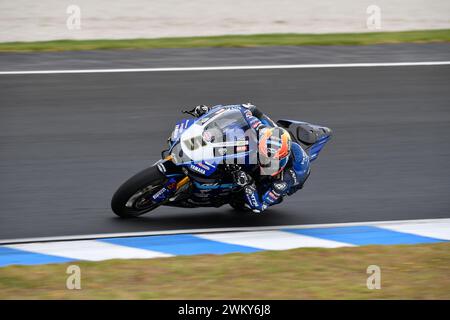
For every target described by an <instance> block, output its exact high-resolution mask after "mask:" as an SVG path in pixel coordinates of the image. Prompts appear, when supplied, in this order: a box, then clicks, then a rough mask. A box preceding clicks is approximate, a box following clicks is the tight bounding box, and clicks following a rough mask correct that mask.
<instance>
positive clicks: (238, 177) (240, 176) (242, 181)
mask: <svg viewBox="0 0 450 320" xmlns="http://www.w3.org/2000/svg"><path fill="white" fill-rule="evenodd" d="M233 178H234V182H235V183H236V184H237V185H238V186H241V187H244V186H246V185H249V184H251V183H252V182H253V179H252V177H251V176H250V175H248V174H247V173H246V172H244V171H242V170H239V171H235V172H233Z"/></svg>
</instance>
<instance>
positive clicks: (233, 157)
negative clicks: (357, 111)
mask: <svg viewBox="0 0 450 320" xmlns="http://www.w3.org/2000/svg"><path fill="white" fill-rule="evenodd" d="M248 112H249V109H248V108H246V107H245V106H244V105H228V106H216V107H213V108H212V109H211V110H210V111H209V112H208V113H206V114H204V115H203V116H201V117H199V118H196V119H183V120H181V121H179V122H178V123H177V124H176V125H175V129H174V130H173V132H172V134H171V135H170V137H169V138H168V149H167V150H164V151H162V153H161V160H159V161H157V162H156V163H155V164H153V165H152V166H151V167H149V168H147V169H145V170H143V171H141V172H139V173H137V174H136V175H134V176H133V177H131V178H130V179H128V180H127V181H126V182H124V183H123V184H122V185H121V186H120V187H119V189H118V190H117V191H116V192H115V193H114V195H113V197H112V200H111V208H112V210H113V212H114V213H115V214H117V215H118V216H120V217H122V218H131V217H137V216H140V215H142V214H144V213H147V212H149V211H152V210H154V209H156V208H157V207H159V206H173V207H183V208H195V207H220V206H222V205H225V204H229V205H231V206H232V207H233V208H234V209H236V210H239V211H246V210H247V209H246V207H245V203H244V200H243V199H244V197H243V194H242V192H243V190H242V189H243V188H242V187H241V186H239V185H238V184H237V183H235V181H234V179H233V172H234V171H236V170H244V171H246V172H248V173H252V172H255V173H256V172H257V170H258V158H257V154H258V152H257V150H258V145H257V142H258V137H257V134H256V131H255V130H254V129H253V128H252V126H251V125H250V123H249V121H248V119H247V116H246V115H247V114H248ZM185 113H189V111H188V112H185ZM263 122H266V123H265V124H267V125H271V126H280V127H283V128H285V129H286V130H287V131H288V132H289V133H290V135H291V137H292V140H293V141H294V142H297V143H299V144H300V145H301V146H302V147H303V149H304V150H305V151H306V152H307V153H308V155H309V157H310V161H314V160H315V159H316V158H317V156H318V154H319V152H320V151H321V150H322V148H323V147H324V145H325V144H326V143H327V142H328V141H329V139H330V138H331V130H330V129H329V128H327V127H322V126H317V125H313V124H310V123H307V122H303V121H295V120H278V121H277V122H276V123H273V122H272V120H270V119H269V118H267V119H266V120H263ZM253 176H254V177H257V178H255V179H256V181H255V182H256V185H257V187H258V188H259V189H261V190H264V188H266V186H267V184H268V183H270V181H269V179H268V177H265V176H259V175H258V174H255V175H253Z"/></svg>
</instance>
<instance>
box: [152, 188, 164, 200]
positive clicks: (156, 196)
mask: <svg viewBox="0 0 450 320" xmlns="http://www.w3.org/2000/svg"><path fill="white" fill-rule="evenodd" d="M166 191H167V189H166V188H162V189H161V190H159V191H158V192H157V193H155V194H154V195H153V197H152V198H153V200H156V199H158V198H159V197H160V196H162V195H163V194H164V192H166Z"/></svg>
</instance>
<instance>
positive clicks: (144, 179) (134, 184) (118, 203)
mask: <svg viewBox="0 0 450 320" xmlns="http://www.w3.org/2000/svg"><path fill="white" fill-rule="evenodd" d="M166 180H167V178H166V177H165V176H164V175H163V174H162V173H161V172H160V171H159V170H158V168H157V167H156V166H154V167H150V168H147V169H145V170H143V171H141V172H139V173H137V174H135V175H134V176H133V177H131V178H130V179H128V180H127V181H125V182H124V183H123V184H122V185H121V186H120V187H119V189H117V191H116V192H115V193H114V195H113V197H112V199H111V209H112V211H113V212H114V213H115V214H116V215H118V216H119V217H121V218H133V217H138V216H140V215H142V214H144V213H147V212H149V211H152V210H154V209H156V208H157V207H158V206H160V203H155V202H154V201H153V198H152V196H153V195H154V194H155V193H156V192H158V191H159V190H161V188H162V187H163V185H164V183H165V182H166Z"/></svg>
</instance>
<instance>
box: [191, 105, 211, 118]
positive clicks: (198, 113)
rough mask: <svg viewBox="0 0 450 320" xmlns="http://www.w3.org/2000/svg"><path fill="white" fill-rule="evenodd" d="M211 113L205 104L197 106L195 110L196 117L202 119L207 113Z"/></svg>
mask: <svg viewBox="0 0 450 320" xmlns="http://www.w3.org/2000/svg"><path fill="white" fill-rule="evenodd" d="M208 111H209V107H208V106H205V105H204V104H202V105H199V106H196V107H195V108H194V111H193V114H194V116H196V117H197V118H198V117H201V116H202V115H204V114H205V113H207V112H208Z"/></svg>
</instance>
